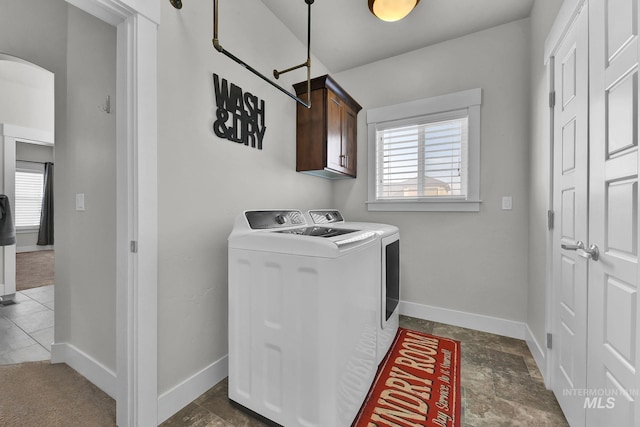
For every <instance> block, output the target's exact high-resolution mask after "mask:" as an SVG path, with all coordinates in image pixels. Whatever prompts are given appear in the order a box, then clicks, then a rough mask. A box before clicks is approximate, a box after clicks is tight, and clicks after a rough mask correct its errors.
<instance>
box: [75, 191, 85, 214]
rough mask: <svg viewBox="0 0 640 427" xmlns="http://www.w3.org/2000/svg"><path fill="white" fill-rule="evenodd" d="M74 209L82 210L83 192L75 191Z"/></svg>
mask: <svg viewBox="0 0 640 427" xmlns="http://www.w3.org/2000/svg"><path fill="white" fill-rule="evenodd" d="M76 210H77V211H84V193H76Z"/></svg>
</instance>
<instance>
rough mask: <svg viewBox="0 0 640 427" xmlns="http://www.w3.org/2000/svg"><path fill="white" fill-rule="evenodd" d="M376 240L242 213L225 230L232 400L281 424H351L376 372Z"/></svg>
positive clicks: (291, 214) (294, 215)
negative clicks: (227, 253) (226, 238)
mask: <svg viewBox="0 0 640 427" xmlns="http://www.w3.org/2000/svg"><path fill="white" fill-rule="evenodd" d="M379 251H380V236H379V235H378V234H376V233H375V232H372V231H370V230H369V231H363V230H359V229H357V228H356V229H349V228H347V227H339V228H334V227H332V226H319V225H316V226H313V225H311V226H309V225H308V224H307V220H306V218H305V216H304V214H302V212H300V211H298V210H266V211H246V212H244V213H242V214H241V215H239V216H238V217H237V219H236V222H235V226H234V228H233V231H232V233H231V235H230V236H229V399H230V400H231V401H232V402H235V403H236V404H239V405H241V406H243V407H244V408H246V409H249V410H250V411H252V412H255V413H257V414H259V415H261V416H263V417H265V418H267V419H269V420H271V421H273V422H276V423H278V424H281V425H284V426H287V427H295V426H305V427H314V426H318V427H332V426H335V427H343V426H349V425H351V423H352V421H353V419H354V418H355V416H356V414H357V412H358V410H359V408H360V406H361V405H362V403H363V401H364V398H365V397H366V394H367V392H368V390H369V387H370V386H371V384H372V382H373V379H374V376H375V373H376V371H377V367H378V364H377V351H376V350H377V348H376V334H377V327H378V323H379V320H378V310H379V308H378V306H379V295H378V294H379V292H378V290H377V289H375V287H373V286H371V283H372V282H375V281H376V280H378V273H377V272H378V271H379V270H380V256H379Z"/></svg>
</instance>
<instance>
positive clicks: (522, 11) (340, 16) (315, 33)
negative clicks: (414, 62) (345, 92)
mask: <svg viewBox="0 0 640 427" xmlns="http://www.w3.org/2000/svg"><path fill="white" fill-rule="evenodd" d="M261 1H262V2H263V3H264V4H265V5H266V6H267V7H268V8H269V9H270V10H271V11H272V12H273V13H274V14H275V15H276V16H277V17H278V18H279V19H280V20H281V21H282V22H283V23H284V24H285V25H286V26H287V27H288V28H289V29H290V30H291V31H292V32H293V34H295V36H296V37H297V38H298V39H299V40H300V41H301V42H302V43H303V44H304V45H305V46H306V43H307V4H306V3H305V1H304V0H261ZM533 2H534V0H422V1H421V2H420V3H419V4H418V5H417V6H416V8H415V9H414V10H413V12H411V13H410V14H409V16H407V17H406V18H405V19H403V20H401V21H398V22H383V21H381V20H379V19H378V18H376V17H375V16H373V15H372V14H371V12H369V7H368V5H367V0H315V2H314V3H313V4H312V5H311V53H312V55H315V56H316V57H317V58H318V59H319V60H320V61H321V62H322V63H323V64H324V65H325V66H327V67H328V68H329V70H330V71H331V72H332V73H337V72H340V71H344V70H347V69H350V68H353V67H357V66H359V65H364V64H368V63H371V62H374V61H378V60H381V59H385V58H389V57H392V56H395V55H399V54H401V53H405V52H409V51H411V50H415V49H419V48H422V47H425V46H429V45H432V44H435V43H440V42H442V41H445V40H449V39H453V38H457V37H461V36H464V35H467V34H471V33H474V32H476V31H481V30H484V29H487V28H491V27H495V26H496V25H501V24H506V23H508V22H511V21H515V20H518V19H522V18H526V17H528V16H529V13H530V12H531V7H532V6H533Z"/></svg>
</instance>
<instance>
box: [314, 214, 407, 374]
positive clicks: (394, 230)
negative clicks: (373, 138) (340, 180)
mask: <svg viewBox="0 0 640 427" xmlns="http://www.w3.org/2000/svg"><path fill="white" fill-rule="evenodd" d="M307 215H308V217H309V222H311V223H314V224H317V225H324V226H331V227H334V228H347V229H350V228H355V229H359V230H368V231H374V232H375V233H377V234H378V235H380V247H379V256H380V274H379V276H378V279H377V282H376V283H377V285H376V286H377V289H378V290H379V291H378V293H379V304H378V307H379V308H378V319H379V320H378V325H377V359H378V364H379V363H380V362H382V359H384V356H385V355H386V354H387V352H388V351H389V348H390V347H391V344H392V343H393V339H394V338H395V336H396V333H397V332H398V326H399V323H400V309H399V303H400V230H399V229H398V227H396V226H395V225H390V224H377V223H374V222H352V221H345V220H344V218H343V216H342V214H341V213H340V211H338V210H336V209H317V210H311V211H308V212H307Z"/></svg>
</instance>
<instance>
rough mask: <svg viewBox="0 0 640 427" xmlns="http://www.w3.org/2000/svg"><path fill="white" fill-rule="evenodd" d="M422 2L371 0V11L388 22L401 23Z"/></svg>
mask: <svg viewBox="0 0 640 427" xmlns="http://www.w3.org/2000/svg"><path fill="white" fill-rule="evenodd" d="M418 3H420V0H369V10H370V11H371V13H373V14H374V15H375V16H377V17H378V18H379V19H381V20H383V21H387V22H394V21H399V20H401V19H402V18H404V17H405V16H407V15H408V14H409V13H411V11H412V10H413V9H414V8H415V7H416V6H417V5H418Z"/></svg>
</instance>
